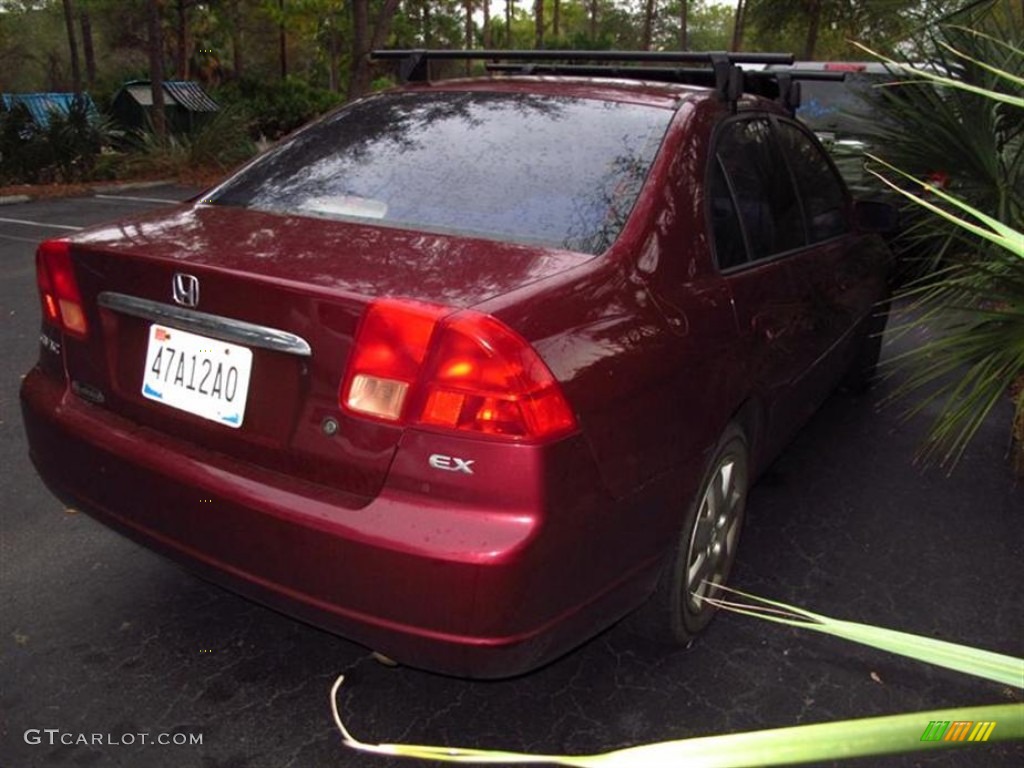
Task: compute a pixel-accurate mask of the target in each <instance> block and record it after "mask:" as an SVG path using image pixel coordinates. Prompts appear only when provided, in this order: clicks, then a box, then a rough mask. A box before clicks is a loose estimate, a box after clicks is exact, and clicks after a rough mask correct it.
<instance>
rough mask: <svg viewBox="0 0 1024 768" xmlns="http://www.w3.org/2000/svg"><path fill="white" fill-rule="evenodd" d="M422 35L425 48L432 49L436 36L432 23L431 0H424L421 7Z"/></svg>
mask: <svg viewBox="0 0 1024 768" xmlns="http://www.w3.org/2000/svg"><path fill="white" fill-rule="evenodd" d="M420 10H421V11H422V14H421V15H420V35H421V36H422V38H423V47H424V48H430V47H431V46H432V45H433V42H434V34H433V32H432V26H431V23H430V0H423V3H422V5H421V6H420Z"/></svg>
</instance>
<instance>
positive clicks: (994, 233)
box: [875, 23, 1024, 474]
mask: <svg viewBox="0 0 1024 768" xmlns="http://www.w3.org/2000/svg"><path fill="white" fill-rule="evenodd" d="M1009 29H1010V31H1011V32H1014V33H1015V34H1014V35H1013V36H1012V37H1006V35H1007V30H1008V27H1007V25H1006V24H1005V23H1000V24H998V25H996V26H995V27H994V28H989V31H990V32H992V33H993V34H991V35H990V34H985V33H983V32H981V31H980V30H977V29H975V30H967V29H963V28H947V29H943V30H941V31H940V32H939V33H938V34H937V38H936V42H937V44H938V45H937V48H936V50H937V52H938V53H939V55H940V56H941V57H942V58H941V59H940V61H941V62H942V65H941V66H940V67H937V68H934V69H929V70H924V71H921V72H919V73H918V75H917V77H916V78H913V80H912V83H911V84H909V85H904V86H899V91H896V90H894V91H893V93H899V92H903V93H906V94H907V97H906V99H905V100H900V99H898V98H897V97H894V96H891V95H889V96H887V97H886V98H887V99H888V100H889V101H890V102H891V104H892V105H893V106H892V110H891V114H892V116H893V117H895V118H897V119H898V120H901V121H904V122H903V128H902V130H905V131H913V130H919V131H922V132H921V133H920V134H919V138H918V140H917V141H916V142H913V141H909V140H904V141H903V142H902V143H901V142H899V141H897V140H896V139H897V138H899V133H898V132H895V133H893V134H892V135H893V137H894V138H893V139H892V143H891V144H889V145H879V146H884V147H885V159H886V161H887V162H885V163H883V166H884V168H885V169H886V170H888V172H889V176H890V177H891V176H892V174H893V173H895V174H897V180H895V181H894V180H892V179H891V178H889V177H887V176H886V175H883V173H881V172H879V171H875V173H876V175H877V176H878V177H879V178H881V179H882V180H883V181H885V183H886V184H887V185H888V186H889V187H890V188H891V189H893V190H895V191H897V192H898V193H900V194H902V195H903V196H904V197H906V198H908V199H910V200H911V201H912V202H913V204H914V207H915V208H916V209H917V210H918V211H919V218H918V219H917V221H916V222H915V223H914V225H913V226H912V228H911V229H910V234H909V235H908V237H909V238H912V239H913V241H915V242H917V243H921V242H924V243H928V242H929V241H930V242H933V243H939V244H940V245H941V247H940V248H939V249H938V250H937V251H935V252H930V253H929V258H928V259H927V260H926V263H927V265H928V266H929V267H930V268H932V269H935V270H936V271H934V272H933V273H931V274H926V275H925V276H924V277H923V278H921V279H919V280H918V282H917V283H915V284H913V285H911V286H910V287H909V288H907V289H905V290H904V291H903V294H902V295H903V298H905V299H908V300H909V301H910V302H911V310H910V320H909V321H908V322H906V323H905V324H904V326H903V328H902V331H903V332H915V333H919V334H922V335H924V336H925V339H926V340H925V341H924V343H922V344H919V345H918V346H916V347H915V348H914V349H913V350H912V351H911V352H909V353H907V354H905V355H903V356H901V357H900V358H898V359H897V360H896V361H895V362H896V364H897V365H900V366H901V367H903V368H905V369H906V370H907V371H908V375H907V377H906V378H905V379H904V381H903V382H902V383H901V384H900V385H899V386H898V387H897V388H896V390H895V392H894V394H893V398H892V399H896V400H904V401H906V400H911V401H913V405H912V406H911V407H910V408H909V409H908V415H914V414H917V413H921V412H925V411H928V410H932V409H933V410H934V412H935V416H934V418H933V422H932V427H931V430H930V432H929V434H928V437H927V440H926V442H925V444H924V446H923V448H922V450H921V456H922V458H923V459H925V460H937V461H938V462H939V463H940V464H942V465H944V466H946V467H948V468H949V469H952V468H953V467H955V466H956V463H957V462H958V461H959V459H960V457H961V455H962V454H963V451H964V450H965V448H966V446H967V445H968V444H969V442H970V441H971V439H972V438H973V437H974V435H975V434H976V433H977V431H978V429H979V427H980V426H981V424H982V423H983V421H984V420H985V419H986V417H987V416H988V414H989V413H990V412H991V411H992V409H993V408H994V407H995V405H996V404H997V403H998V402H999V401H1000V400H1001V399H1002V398H1003V397H1004V396H1005V395H1006V393H1007V391H1011V388H1012V387H1013V386H1014V385H1016V386H1017V387H1018V389H1017V390H1016V393H1015V394H1014V395H1013V396H1014V401H1015V415H1014V418H1013V428H1012V430H1011V431H1012V433H1013V434H1014V435H1015V437H1016V439H1017V450H1016V454H1015V457H1014V464H1015V467H1016V469H1017V471H1018V472H1020V473H1022V474H1024V440H1022V439H1024V390H1022V389H1021V388H1020V385H1021V383H1022V382H1021V378H1022V377H1024V120H1022V117H1024V49H1022V45H1021V43H1022V37H1024V36H1022V35H1021V27H1020V25H1017V26H1016V28H1015V29H1014V28H1013V26H1012V25H1011V26H1010V28H1009ZM908 74H911V73H908ZM925 126H929V130H928V131H927V132H924V128H925ZM892 130H893V131H895V128H894V129H892ZM922 136H927V137H928V138H927V140H926V141H922V140H921V139H920V137H922ZM932 163H942V165H932ZM894 166H897V167H899V168H900V171H896V170H895V168H894ZM929 166H930V167H931V168H933V169H934V168H940V169H942V170H943V171H944V179H948V188H949V189H948V191H947V190H944V189H942V188H941V187H939V186H937V185H935V184H929V183H927V182H922V181H919V180H918V179H919V178H920V177H921V176H924V175H925V174H924V173H922V172H921V170H920V169H922V168H928V167H929ZM946 169H951V170H949V171H946ZM915 176H916V177H917V178H914V177H915ZM908 180H909V187H908ZM940 265H945V266H942V267H941V268H937V267H938V266H940ZM933 407H934V408H933Z"/></svg>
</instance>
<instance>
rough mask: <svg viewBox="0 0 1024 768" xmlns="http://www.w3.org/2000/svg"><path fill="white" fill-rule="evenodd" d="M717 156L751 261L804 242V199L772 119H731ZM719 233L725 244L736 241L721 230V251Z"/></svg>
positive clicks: (719, 143) (718, 145)
mask: <svg viewBox="0 0 1024 768" xmlns="http://www.w3.org/2000/svg"><path fill="white" fill-rule="evenodd" d="M715 158H716V159H717V161H718V163H719V164H720V166H721V169H722V171H724V173H725V176H726V178H727V179H728V182H729V186H730V187H731V189H732V193H733V199H734V202H735V206H736V209H737V211H736V212H737V214H738V215H739V218H740V221H741V222H742V224H743V229H744V231H745V233H746V236H747V243H748V246H749V251H750V258H751V259H755V260H756V259H763V258H767V257H768V256H773V255H774V254H776V253H782V252H783V251H788V250H791V249H793V248H799V247H800V246H802V245H804V243H805V238H804V224H803V216H802V213H801V211H800V202H799V200H798V199H797V195H796V190H794V189H793V183H792V181H791V178H790V174H789V170H788V169H787V167H786V164H785V161H784V160H783V158H782V155H781V153H780V152H779V149H778V146H777V145H776V143H775V141H774V139H773V137H772V130H771V124H770V123H769V122H768V120H767V119H765V118H758V119H749V120H737V121H734V122H731V123H727V124H726V125H725V126H724V128H723V129H722V132H721V134H720V135H719V138H718V143H717V145H716V150H715ZM712 181H713V177H712ZM720 237H722V238H724V242H725V243H730V242H731V241H732V240H733V239H734V237H733V236H732V235H730V234H728V233H726V232H724V231H723V232H722V235H721V236H719V235H718V233H716V242H715V248H716V253H717V250H718V241H719V239H720ZM727 247H728V249H729V250H731V249H732V246H731V245H728V246H727ZM720 267H721V268H723V269H724V268H725V267H724V266H722V265H721V264H720Z"/></svg>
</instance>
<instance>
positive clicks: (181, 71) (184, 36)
mask: <svg viewBox="0 0 1024 768" xmlns="http://www.w3.org/2000/svg"><path fill="white" fill-rule="evenodd" d="M188 9H189V3H188V2H187V0H177V3H176V7H175V10H176V11H177V13H176V20H177V22H178V48H177V57H176V58H177V62H176V64H177V66H176V67H175V69H176V70H177V73H178V79H179V80H188Z"/></svg>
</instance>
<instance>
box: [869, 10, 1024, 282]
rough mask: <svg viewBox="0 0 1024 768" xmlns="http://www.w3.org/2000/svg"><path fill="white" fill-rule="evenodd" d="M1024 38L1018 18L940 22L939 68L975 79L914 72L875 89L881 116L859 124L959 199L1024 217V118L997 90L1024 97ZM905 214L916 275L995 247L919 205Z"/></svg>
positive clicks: (911, 169) (916, 172) (917, 173)
mask: <svg viewBox="0 0 1024 768" xmlns="http://www.w3.org/2000/svg"><path fill="white" fill-rule="evenodd" d="M1022 45H1024V23H1021V22H1019V21H1018V22H1014V21H1010V20H1007V21H1005V22H1002V23H996V22H994V21H989V22H988V23H983V24H982V25H980V26H979V28H978V29H973V30H972V29H966V28H964V27H958V26H943V27H940V28H939V29H938V30H936V31H935V32H933V33H932V34H931V35H930V36H929V46H930V47H931V48H932V50H933V55H932V57H931V61H930V68H931V71H933V72H944V73H952V78H953V82H954V83H960V84H963V85H964V86H967V87H965V88H957V87H947V85H944V84H942V83H936V82H934V81H933V80H932V79H930V78H927V77H911V78H909V79H904V80H903V82H902V83H901V84H897V85H894V86H890V87H885V88H877V89H875V90H874V95H873V97H872V99H871V104H870V113H871V114H872V115H873V116H874V117H873V119H871V120H869V121H865V122H864V125H863V130H862V131H861V133H862V134H863V136H864V137H865V139H866V140H867V141H868V143H869V144H870V145H873V146H876V147H884V148H885V158H884V159H885V160H886V161H888V162H889V163H891V164H892V165H894V166H896V167H897V168H899V169H900V170H902V171H904V172H905V173H909V174H910V175H911V176H913V177H916V178H921V179H928V178H933V179H936V180H941V182H942V183H943V184H945V186H946V188H947V189H948V190H949V191H950V192H952V193H954V194H955V195H956V197H957V198H958V199H960V200H963V201H964V202H966V203H967V204H968V205H970V206H972V207H974V208H976V209H978V210H981V211H986V212H988V213H990V214H991V215H992V216H994V217H995V218H996V219H997V220H998V221H1001V222H1003V223H1006V224H1014V223H1017V222H1020V221H1022V220H1024V120H1021V118H1020V114H1021V112H1020V109H1019V108H1014V107H1013V106H1012V105H1011V104H1007V103H1005V102H1004V101H1001V100H1000V99H999V98H992V96H991V95H990V94H999V95H1003V96H1009V97H1011V98H1012V97H1014V96H1016V97H1017V98H1020V97H1024V81H1018V82H1015V81H1014V80H1013V78H1014V77H1017V78H1020V77H1024V57H1022V56H1021V55H1020V53H1019V49H1020V48H1021V46H1022ZM1015 49H1016V50H1015ZM903 63H904V64H906V65H909V64H910V62H909V61H907V60H906V59H904V61H903ZM993 67H994V68H996V69H997V70H1001V71H1002V72H1004V73H1006V74H1007V75H1009V76H1008V77H1007V76H1003V75H1000V74H999V72H997V71H993V69H992V68H993ZM972 89H975V90H972ZM979 89H980V90H979ZM923 137H927V139H926V140H923ZM905 215H906V219H907V227H906V228H905V231H904V232H903V234H902V236H901V238H900V240H899V241H898V242H897V243H896V245H897V247H898V249H899V251H900V254H901V255H902V256H903V257H905V259H909V260H910V262H909V266H910V267H911V268H912V269H911V272H912V274H915V275H925V274H928V273H929V272H931V271H933V270H935V269H938V268H941V267H942V266H943V265H944V264H946V263H948V261H949V258H950V257H952V256H954V255H956V254H960V253H964V252H967V253H976V254H978V255H979V256H980V257H983V256H984V253H985V252H986V251H987V247H986V245H985V243H984V241H983V240H981V239H979V238H978V237H977V236H975V235H972V234H971V233H968V232H966V231H965V230H964V229H963V228H962V227H960V226H958V225H957V224H956V223H955V222H953V221H950V220H948V219H945V218H942V217H937V216H934V215H932V214H931V213H930V212H928V211H926V210H924V209H923V208H921V207H920V206H915V205H909V206H907V208H906V210H905ZM972 258H973V257H972Z"/></svg>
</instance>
